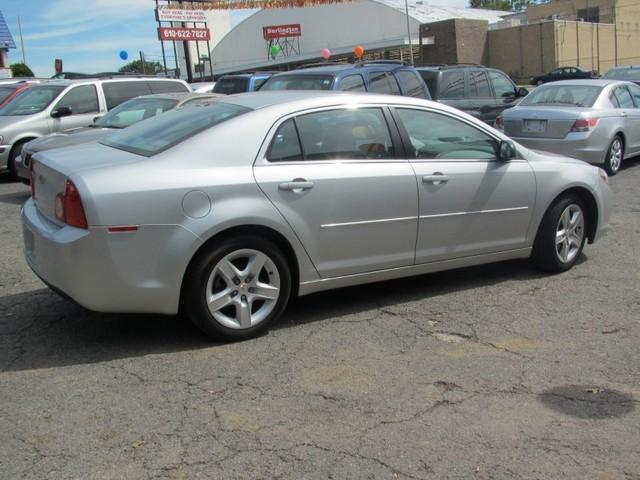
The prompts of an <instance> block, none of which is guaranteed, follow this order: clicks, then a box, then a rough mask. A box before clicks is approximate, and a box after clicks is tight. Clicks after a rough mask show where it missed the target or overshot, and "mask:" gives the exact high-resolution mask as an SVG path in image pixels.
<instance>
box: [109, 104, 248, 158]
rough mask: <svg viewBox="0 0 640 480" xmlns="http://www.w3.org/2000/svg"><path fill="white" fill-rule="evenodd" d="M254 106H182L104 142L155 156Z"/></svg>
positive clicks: (132, 151)
mask: <svg viewBox="0 0 640 480" xmlns="http://www.w3.org/2000/svg"><path fill="white" fill-rule="evenodd" d="M250 111H251V109H249V108H246V107H241V106H239V105H233V104H231V103H210V104H196V105H193V106H191V107H189V108H184V109H182V108H178V109H175V110H172V111H170V112H167V113H165V114H164V115H158V116H156V117H153V118H151V119H149V120H147V121H145V122H140V123H137V124H135V125H132V126H131V127H129V128H127V129H126V130H122V131H121V132H117V133H114V134H112V135H109V137H108V138H106V139H105V140H103V141H102V142H100V143H102V144H103V145H107V146H109V147H113V148H117V149H120V150H125V151H127V152H131V153H135V154H137V155H143V156H145V157H151V156H153V155H155V154H157V153H160V152H162V151H164V150H167V149H168V148H171V147H173V146H174V145H177V144H178V143H180V142H183V141H184V140H186V139H188V138H191V137H193V136H194V135H196V134H197V133H200V132H202V131H204V130H207V129H209V128H211V127H213V126H214V125H217V124H219V123H222V122H224V121H226V120H229V119H231V118H233V117H237V116H238V115H242V114H243V113H247V112H250Z"/></svg>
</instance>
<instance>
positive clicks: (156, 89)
mask: <svg viewBox="0 0 640 480" xmlns="http://www.w3.org/2000/svg"><path fill="white" fill-rule="evenodd" d="M149 88H150V89H151V93H172V92H188V91H189V89H188V88H187V87H186V86H185V85H184V84H183V83H182V82H174V81H173V80H154V81H150V82H149Z"/></svg>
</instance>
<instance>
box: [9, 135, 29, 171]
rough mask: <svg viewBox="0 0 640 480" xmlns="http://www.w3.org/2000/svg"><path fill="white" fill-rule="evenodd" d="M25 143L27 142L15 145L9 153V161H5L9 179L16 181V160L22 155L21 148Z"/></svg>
mask: <svg viewBox="0 0 640 480" xmlns="http://www.w3.org/2000/svg"><path fill="white" fill-rule="evenodd" d="M26 143H27V142H20V143H16V144H15V145H14V146H13V148H12V149H11V152H10V153H9V160H8V161H7V169H8V170H9V175H11V178H13V179H15V180H17V179H18V169H17V167H16V159H17V158H18V157H19V156H20V154H21V153H22V147H24V145H25V144H26Z"/></svg>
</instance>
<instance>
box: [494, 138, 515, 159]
mask: <svg viewBox="0 0 640 480" xmlns="http://www.w3.org/2000/svg"><path fill="white" fill-rule="evenodd" d="M514 158H516V146H515V145H514V144H513V142H510V141H508V140H501V141H500V144H499V145H498V160H500V161H502V162H508V161H509V160H513V159H514Z"/></svg>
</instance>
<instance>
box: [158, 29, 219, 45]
mask: <svg viewBox="0 0 640 480" xmlns="http://www.w3.org/2000/svg"><path fill="white" fill-rule="evenodd" d="M158 40H181V41H196V42H199V41H203V42H206V41H208V40H211V31H210V30H209V29H208V28H177V27H160V28H159V29H158Z"/></svg>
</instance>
